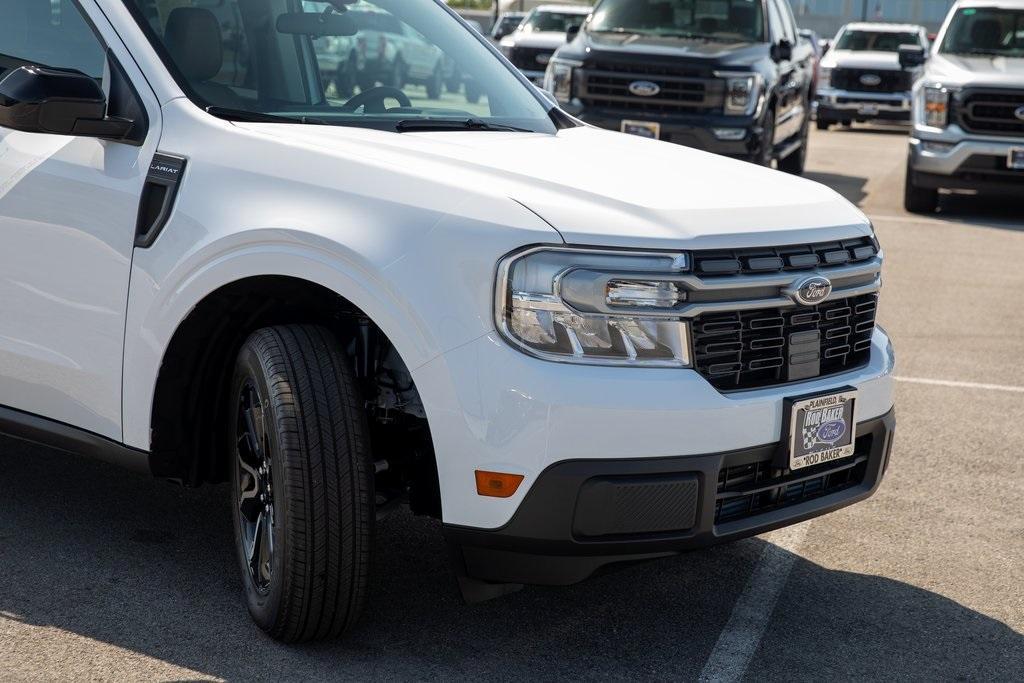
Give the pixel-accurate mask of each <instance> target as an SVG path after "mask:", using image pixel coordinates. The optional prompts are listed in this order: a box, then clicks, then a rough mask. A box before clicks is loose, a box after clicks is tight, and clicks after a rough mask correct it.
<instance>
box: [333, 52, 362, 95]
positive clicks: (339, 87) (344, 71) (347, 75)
mask: <svg viewBox="0 0 1024 683" xmlns="http://www.w3.org/2000/svg"><path fill="white" fill-rule="evenodd" d="M354 59H355V57H354V56H350V57H349V58H348V59H347V60H346V61H345V63H344V64H341V65H339V66H338V71H337V72H336V73H335V74H334V90H335V92H336V93H337V96H338V97H340V98H344V99H348V98H350V97H352V95H353V94H355V87H356V76H357V74H356V64H355V61H353V60H354Z"/></svg>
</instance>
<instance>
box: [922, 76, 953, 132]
mask: <svg viewBox="0 0 1024 683" xmlns="http://www.w3.org/2000/svg"><path fill="white" fill-rule="evenodd" d="M923 91H924V110H923V111H924V125H926V126H931V127H932V128H945V127H946V126H947V125H948V124H949V90H947V89H946V88H943V87H942V86H940V85H926V86H925V87H924V88H923Z"/></svg>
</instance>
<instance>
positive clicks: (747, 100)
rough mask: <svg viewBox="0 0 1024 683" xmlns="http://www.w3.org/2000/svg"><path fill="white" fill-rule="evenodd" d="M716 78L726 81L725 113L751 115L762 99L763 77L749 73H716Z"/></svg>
mask: <svg viewBox="0 0 1024 683" xmlns="http://www.w3.org/2000/svg"><path fill="white" fill-rule="evenodd" d="M715 77H716V78H724V79H725V113H726V114H731V115H734V116H735V115H748V116H749V115H750V114H753V113H754V110H755V109H756V108H757V104H758V100H759V98H760V97H761V75H760V74H755V73H747V72H733V71H716V72H715Z"/></svg>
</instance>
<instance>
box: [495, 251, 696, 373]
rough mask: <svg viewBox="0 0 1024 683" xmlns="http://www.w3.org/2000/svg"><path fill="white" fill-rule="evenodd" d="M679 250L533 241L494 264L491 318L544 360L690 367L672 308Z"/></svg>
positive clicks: (686, 335)
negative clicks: (575, 246)
mask: <svg viewBox="0 0 1024 683" xmlns="http://www.w3.org/2000/svg"><path fill="white" fill-rule="evenodd" d="M688 266H689V262H688V258H687V256H686V255H685V254H681V253H643V252H617V251H604V250H596V249H563V248H555V247H552V248H544V247H542V248H535V249H530V250H527V251H525V252H520V253H518V254H513V255H512V256H509V257H507V258H506V259H504V260H503V261H502V262H501V263H500V264H499V266H498V282H497V286H496V296H495V319H496V323H497V327H498V329H499V330H500V331H501V333H502V335H503V336H504V337H505V338H506V339H507V340H508V341H509V342H510V343H512V344H513V345H514V346H517V347H518V348H520V349H522V350H523V351H526V352H527V353H530V354H531V355H534V356H537V357H539V358H544V359H546V360H552V361H559V362H564V363H582V364H588V365H629V366H648V367H677V368H681V367H689V365H690V330H689V326H688V324H687V322H686V321H685V320H684V319H682V318H681V317H680V316H679V315H678V312H677V309H678V307H679V306H680V304H682V303H683V302H685V301H686V291H685V289H684V288H682V287H681V286H680V285H679V284H677V282H678V280H679V279H680V276H682V275H683V274H684V273H685V272H687V271H688Z"/></svg>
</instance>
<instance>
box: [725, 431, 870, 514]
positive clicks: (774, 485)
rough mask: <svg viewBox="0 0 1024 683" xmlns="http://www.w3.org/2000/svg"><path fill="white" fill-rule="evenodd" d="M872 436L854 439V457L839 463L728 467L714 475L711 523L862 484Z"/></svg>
mask: <svg viewBox="0 0 1024 683" xmlns="http://www.w3.org/2000/svg"><path fill="white" fill-rule="evenodd" d="M871 442H872V436H871V435H870V434H867V435H865V436H862V437H860V438H858V439H857V441H856V450H855V451H854V454H853V455H852V456H850V457H848V458H843V459H842V460H836V461H834V462H829V463H824V464H822V465H816V466H814V467H807V468H804V469H800V470H796V471H795V472H794V471H793V470H790V469H788V468H780V467H775V466H774V464H773V461H772V459H767V460H760V461H757V462H752V463H744V464H738V465H730V463H729V462H728V460H726V462H725V463H724V464H723V466H722V469H721V470H719V472H718V491H717V493H716V495H715V524H721V523H723V522H732V521H736V520H739V519H746V518H748V517H754V516H756V515H760V514H763V513H766V512H770V511H772V510H777V509H779V508H784V507H788V506H790V505H796V504H798V503H802V502H804V501H807V500H811V499H813V498H819V497H821V496H824V495H828V494H830V493H836V492H838V491H842V490H844V489H848V488H851V487H853V486H857V485H859V484H861V483H862V482H863V481H864V475H865V473H866V472H867V465H868V455H869V454H870V453H871Z"/></svg>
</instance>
